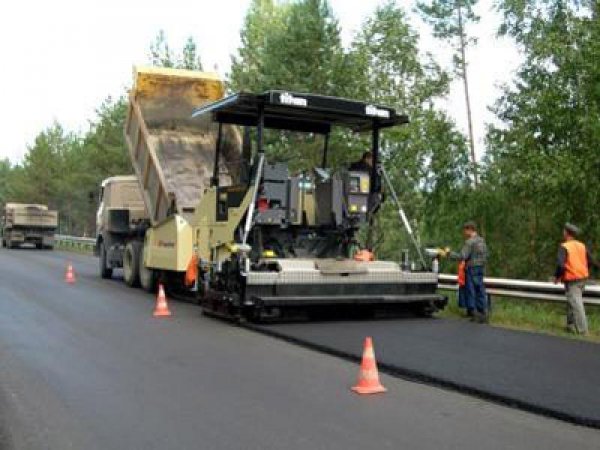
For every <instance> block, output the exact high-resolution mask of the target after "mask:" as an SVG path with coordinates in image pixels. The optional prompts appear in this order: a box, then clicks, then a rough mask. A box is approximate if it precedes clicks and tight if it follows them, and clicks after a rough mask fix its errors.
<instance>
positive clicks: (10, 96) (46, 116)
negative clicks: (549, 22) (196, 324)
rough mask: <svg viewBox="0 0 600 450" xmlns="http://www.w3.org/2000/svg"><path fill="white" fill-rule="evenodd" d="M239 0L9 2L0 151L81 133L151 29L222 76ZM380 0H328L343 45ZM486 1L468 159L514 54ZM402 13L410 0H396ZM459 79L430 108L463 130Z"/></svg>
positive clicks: (0, 46) (124, 77) (1, 48)
mask: <svg viewBox="0 0 600 450" xmlns="http://www.w3.org/2000/svg"><path fill="white" fill-rule="evenodd" d="M249 3H250V1H249V0H219V1H214V0H211V1H206V0H169V1H164V0H158V1H156V0H146V1H144V2H141V1H135V0H102V1H97V0H78V1H72V0H52V1H45V0H30V1H21V2H11V3H10V7H8V6H6V5H5V7H4V8H3V12H2V14H1V15H0V55H1V56H2V59H3V64H2V69H1V70H0V103H1V104H0V133H1V135H2V141H1V143H0V158H4V157H8V158H9V159H10V160H11V161H12V162H14V163H16V162H19V161H21V159H22V158H23V155H24V154H25V153H26V151H27V146H28V145H30V144H31V143H32V142H33V140H34V139H35V136H36V135H37V134H38V133H39V132H40V131H42V130H43V129H44V128H46V127H48V126H49V125H51V124H52V123H53V121H58V122H59V123H61V124H62V125H63V126H64V127H65V128H66V129H68V130H70V131H75V132H84V131H86V130H87V129H88V126H89V121H90V120H92V119H93V118H94V112H95V109H96V108H97V107H98V106H99V105H100V103H101V102H102V101H103V100H104V99H105V98H106V97H107V96H109V95H111V96H113V97H118V96H119V95H121V94H123V93H124V92H125V90H126V88H127V86H128V85H129V84H130V82H131V79H132V67H133V66H134V65H136V64H142V65H143V64H144V63H147V61H148V53H149V46H150V43H151V42H152V41H153V40H154V38H155V37H156V35H157V33H158V31H159V30H161V29H163V30H164V31H165V33H166V36H167V39H168V41H169V45H170V46H171V47H172V48H176V49H179V48H181V47H182V46H183V43H184V41H185V39H186V38H187V37H188V36H192V37H193V38H194V39H195V41H196V43H197V45H198V48H199V51H200V54H201V57H202V62H203V65H204V68H205V69H206V70H209V69H210V70H212V69H216V71H217V72H219V73H221V74H222V75H225V74H226V73H227V72H228V70H229V66H230V61H231V55H232V54H234V53H235V52H236V49H237V48H238V47H239V43H240V41H239V31H240V28H241V26H242V23H243V19H244V15H245V12H246V9H247V7H248V5H249ZM381 3H383V1H380V0H330V4H331V6H332V8H333V10H334V13H335V15H336V17H337V18H338V20H339V22H340V26H341V28H342V38H343V41H344V43H345V45H348V43H349V42H350V41H351V39H352V36H353V33H354V32H355V31H357V30H358V29H359V27H360V24H361V23H362V22H363V21H364V20H365V18H367V17H368V16H369V15H370V14H371V13H372V12H373V11H374V9H375V8H376V6H377V5H378V4H381ZM491 3H492V2H491V0H480V3H479V5H478V7H477V12H478V13H479V15H480V16H481V22H480V23H479V24H477V25H474V26H473V27H472V28H471V29H470V32H471V33H472V34H473V35H474V36H476V37H477V38H478V39H479V42H478V45H477V47H475V48H473V49H471V50H470V52H469V54H468V55H467V57H468V60H469V64H470V66H469V77H470V83H471V101H472V111H473V120H474V130H475V139H476V148H477V153H478V156H479V157H481V155H482V153H483V151H484V145H483V144H484V143H483V138H484V134H485V123H487V122H491V121H493V120H494V116H493V114H491V113H490V112H489V111H488V107H489V106H490V105H492V104H493V102H494V101H495V99H496V98H497V97H498V95H499V90H498V86H499V85H501V84H503V83H509V82H510V81H511V79H512V78H513V77H514V73H515V70H516V68H517V67H518V64H519V62H520V56H519V53H518V51H517V49H516V48H515V46H514V45H513V43H512V42H511V41H509V40H503V39H498V38H497V37H496V36H495V33H496V29H497V26H498V21H499V17H498V15H497V13H495V12H493V11H492V10H491ZM398 4H399V5H400V6H402V7H404V8H405V10H407V11H411V10H412V9H413V7H414V4H413V0H398ZM411 25H412V26H413V27H414V28H415V29H416V30H417V31H418V32H419V33H420V34H421V42H422V45H421V48H422V51H423V52H425V51H430V52H432V53H433V54H434V56H435V57H436V59H437V60H438V61H439V62H440V63H441V64H443V65H446V66H447V67H449V65H450V62H451V49H450V43H449V42H444V41H439V40H436V39H434V38H433V37H432V36H431V31H430V29H429V27H428V26H426V25H425V24H423V23H422V21H421V20H420V19H419V18H418V17H417V16H416V15H412V16H411ZM463 95H464V94H463V89H462V83H460V82H454V83H453V85H452V89H451V93H450V95H449V96H448V98H447V99H445V100H444V101H443V102H441V104H440V106H441V107H443V108H445V109H446V110H447V111H448V114H449V115H450V116H451V117H452V118H453V119H454V120H455V122H456V123H457V125H458V126H459V128H460V129H461V130H462V131H464V132H465V133H466V123H467V122H466V113H465V102H464V97H463Z"/></svg>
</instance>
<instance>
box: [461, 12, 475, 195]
mask: <svg viewBox="0 0 600 450" xmlns="http://www.w3.org/2000/svg"><path fill="white" fill-rule="evenodd" d="M458 28H459V42H460V66H461V71H462V79H463V84H464V88H465V102H466V104H467V124H468V126H469V146H470V147H471V163H472V164H473V184H474V186H475V187H477V186H478V184H479V174H478V171H477V158H476V156H475V139H474V137H473V119H472V117H471V100H470V98H469V81H468V78H467V60H466V46H467V43H466V42H465V30H464V27H463V17H462V7H461V5H460V3H459V4H458Z"/></svg>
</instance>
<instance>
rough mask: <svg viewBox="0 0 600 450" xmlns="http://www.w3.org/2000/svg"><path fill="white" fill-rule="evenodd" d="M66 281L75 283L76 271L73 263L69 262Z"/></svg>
mask: <svg viewBox="0 0 600 450" xmlns="http://www.w3.org/2000/svg"><path fill="white" fill-rule="evenodd" d="M65 283H69V284H75V271H74V270H73V265H72V264H71V263H69V265H68V266H67V272H66V273H65Z"/></svg>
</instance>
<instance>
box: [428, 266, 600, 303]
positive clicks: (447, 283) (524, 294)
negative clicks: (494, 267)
mask: <svg viewBox="0 0 600 450" xmlns="http://www.w3.org/2000/svg"><path fill="white" fill-rule="evenodd" d="M485 287H486V291H487V293H488V294H489V295H498V296H501V297H513V298H521V299H526V300H543V301H554V302H566V297H565V292H564V287H563V285H562V284H554V283H547V282H543V281H527V280H511V279H507V278H485ZM438 289H440V290H446V291H456V290H458V284H457V280H456V275H449V274H440V275H439V284H438ZM583 301H584V302H585V303H586V304H588V305H597V306H600V285H598V284H590V285H588V286H586V288H585V291H584V295H583Z"/></svg>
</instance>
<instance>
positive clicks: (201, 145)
mask: <svg viewBox="0 0 600 450" xmlns="http://www.w3.org/2000/svg"><path fill="white" fill-rule="evenodd" d="M223 93H224V86H223V82H222V81H221V80H220V79H219V78H218V77H217V75H215V74H210V73H204V72H194V71H188V70H173V69H162V68H151V67H150V68H136V69H135V72H134V87H133V89H132V90H131V93H130V97H129V110H128V114H127V122H126V125H125V136H126V140H127V145H128V148H129V153H130V156H131V161H132V163H133V168H134V170H135V173H136V175H137V177H138V180H139V182H140V187H141V190H142V195H143V198H144V202H145V204H146V209H147V211H148V214H149V217H150V220H151V223H152V224H156V223H159V222H161V221H163V220H164V219H165V218H167V217H168V216H169V215H171V214H173V213H177V214H180V215H182V216H183V217H189V216H190V215H191V214H192V213H193V212H194V210H195V208H196V206H197V204H198V202H199V200H200V198H201V196H202V193H203V191H204V189H205V188H207V187H208V186H209V184H210V178H211V176H212V170H213V166H214V147H215V141H216V136H217V132H216V130H217V126H216V125H215V124H213V123H212V122H211V121H210V120H192V119H191V113H192V111H193V109H194V107H197V106H198V105H201V104H204V103H207V102H210V101H214V100H218V99H220V98H221V97H223ZM221 144H222V149H223V154H224V158H223V159H224V161H226V162H227V161H232V160H235V159H236V158H237V157H236V154H237V153H236V152H238V153H239V148H240V137H239V134H238V132H237V130H235V129H234V128H233V127H227V128H226V129H224V133H223V141H222V143H221ZM225 171H226V167H225ZM221 176H222V177H227V175H225V174H222V175H221Z"/></svg>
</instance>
